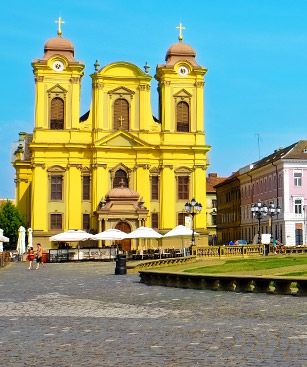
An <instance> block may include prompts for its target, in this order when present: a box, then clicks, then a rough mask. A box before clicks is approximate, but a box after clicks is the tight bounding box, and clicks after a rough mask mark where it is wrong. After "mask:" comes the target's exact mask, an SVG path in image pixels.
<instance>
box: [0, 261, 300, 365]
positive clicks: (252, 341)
mask: <svg viewBox="0 0 307 367" xmlns="http://www.w3.org/2000/svg"><path fill="white" fill-rule="evenodd" d="M113 273H114V263H77V264H70V263H69V264H47V265H45V267H44V268H42V269H40V270H39V271H29V270H27V264H26V263H18V264H11V265H9V266H8V267H7V268H4V269H1V270H0V366H5V367H7V366H22V367H24V366H31V367H32V366H41V367H43V366H44V367H45V366H56V367H66V366H74V367H75V366H87V367H92V366H106V367H111V366H124V367H126V366H146V367H151V366H155V367H160V366H163V367H179V366H180V367H181V366H193V367H194V366H205V367H207V366H208V367H209V366H210V367H211V366H213V367H217V366H218V367H225V366H227V367H231V366H243V367H245V366H253V367H255V366H278V367H290V366H291V367H307V327H306V326H307V300H306V298H299V297H292V296H274V295H266V294H243V293H242V294H240V293H233V292H214V291H197V290H187V289H176V288H164V287H148V286H146V285H143V284H141V283H139V277H138V275H113Z"/></svg>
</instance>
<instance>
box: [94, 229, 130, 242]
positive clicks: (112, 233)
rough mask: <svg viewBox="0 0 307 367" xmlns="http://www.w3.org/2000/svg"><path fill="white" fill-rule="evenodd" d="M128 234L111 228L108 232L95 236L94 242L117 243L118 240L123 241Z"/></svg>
mask: <svg viewBox="0 0 307 367" xmlns="http://www.w3.org/2000/svg"><path fill="white" fill-rule="evenodd" d="M126 236H127V233H125V232H123V231H120V230H119V229H116V228H110V229H107V230H106V231H103V232H100V233H97V234H95V236H94V237H93V240H105V241H116V240H123V239H124V238H126Z"/></svg>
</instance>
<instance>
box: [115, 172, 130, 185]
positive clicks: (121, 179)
mask: <svg viewBox="0 0 307 367" xmlns="http://www.w3.org/2000/svg"><path fill="white" fill-rule="evenodd" d="M115 187H128V176H127V173H126V172H125V171H124V170H123V169H119V170H117V171H116V172H115V176H114V179H113V188H115Z"/></svg>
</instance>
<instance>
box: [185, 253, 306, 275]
mask: <svg viewBox="0 0 307 367" xmlns="http://www.w3.org/2000/svg"><path fill="white" fill-rule="evenodd" d="M193 265H194V266H193ZM193 265H192V264H190V266H189V268H188V267H187V266H185V269H181V271H184V272H188V273H198V274H223V273H228V274H230V273H232V274H238V275H239V274H240V275H247V274H253V275H282V276H299V277H304V276H307V256H306V255H298V256H297V255H291V256H283V255H282V256H272V257H271V256H269V257H261V258H257V259H240V260H238V259H234V260H232V259H229V260H221V262H220V263H219V264H210V263H209V262H208V263H206V264H205V265H203V264H201V263H199V264H193ZM178 270H179V269H178ZM179 271H180V270H179Z"/></svg>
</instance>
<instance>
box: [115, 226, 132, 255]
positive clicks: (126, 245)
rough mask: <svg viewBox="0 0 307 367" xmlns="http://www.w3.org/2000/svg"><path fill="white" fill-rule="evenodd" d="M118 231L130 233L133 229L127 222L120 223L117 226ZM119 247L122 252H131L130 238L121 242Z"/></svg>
mask: <svg viewBox="0 0 307 367" xmlns="http://www.w3.org/2000/svg"><path fill="white" fill-rule="evenodd" d="M115 228H116V229H119V230H120V231H122V232H125V233H130V232H131V227H130V225H129V224H128V223H127V222H118V223H117V224H116V226H115ZM118 247H119V248H120V249H121V250H122V251H131V240H130V239H129V238H127V239H124V240H121V241H119V242H118Z"/></svg>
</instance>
